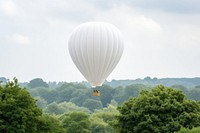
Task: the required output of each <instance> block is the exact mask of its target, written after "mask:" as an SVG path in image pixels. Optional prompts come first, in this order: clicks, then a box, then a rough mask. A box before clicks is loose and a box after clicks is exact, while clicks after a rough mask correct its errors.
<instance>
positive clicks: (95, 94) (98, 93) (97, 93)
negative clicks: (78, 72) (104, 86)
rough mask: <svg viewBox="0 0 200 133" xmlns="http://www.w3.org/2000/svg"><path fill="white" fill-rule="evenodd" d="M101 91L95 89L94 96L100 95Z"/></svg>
mask: <svg viewBox="0 0 200 133" xmlns="http://www.w3.org/2000/svg"><path fill="white" fill-rule="evenodd" d="M100 95H101V93H100V91H99V90H94V91H93V93H92V96H100Z"/></svg>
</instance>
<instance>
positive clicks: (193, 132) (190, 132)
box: [177, 127, 200, 133]
mask: <svg viewBox="0 0 200 133" xmlns="http://www.w3.org/2000/svg"><path fill="white" fill-rule="evenodd" d="M177 133H200V127H196V128H192V129H187V128H181V130H180V131H178V132H177Z"/></svg>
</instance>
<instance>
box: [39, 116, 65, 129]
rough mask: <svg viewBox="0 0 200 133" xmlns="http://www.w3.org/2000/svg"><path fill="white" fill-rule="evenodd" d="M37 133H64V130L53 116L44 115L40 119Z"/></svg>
mask: <svg viewBox="0 0 200 133" xmlns="http://www.w3.org/2000/svg"><path fill="white" fill-rule="evenodd" d="M37 132H38V133H64V132H65V128H64V127H63V126H62V123H61V121H60V120H59V119H58V117H57V116H55V115H48V114H44V115H42V116H41V117H40V122H39V128H38V131H37Z"/></svg>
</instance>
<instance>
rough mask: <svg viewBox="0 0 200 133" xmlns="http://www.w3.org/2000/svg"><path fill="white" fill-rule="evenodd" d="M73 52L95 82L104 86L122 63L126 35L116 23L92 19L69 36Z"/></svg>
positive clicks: (87, 74)
mask: <svg viewBox="0 0 200 133" xmlns="http://www.w3.org/2000/svg"><path fill="white" fill-rule="evenodd" d="M68 48H69V53H70V56H71V58H72V60H73V62H74V64H75V65H76V67H77V68H78V69H79V71H80V72H81V73H82V74H83V76H84V77H85V78H86V79H87V81H88V82H89V83H90V84H91V86H93V87H95V86H101V85H102V84H103V82H104V81H105V79H106V78H107V77H108V76H109V74H110V73H111V72H112V70H113V69H114V68H115V67H116V65H117V64H118V62H119V60H120V58H121V56H122V53H123V49H124V46H123V38H122V35H121V33H120V31H119V30H118V29H117V28H116V27H115V26H113V25H111V24H108V23H104V22H88V23H84V24H81V25H79V26H78V27H77V28H75V29H74V30H73V32H72V34H71V36H70V38H69V40H68Z"/></svg>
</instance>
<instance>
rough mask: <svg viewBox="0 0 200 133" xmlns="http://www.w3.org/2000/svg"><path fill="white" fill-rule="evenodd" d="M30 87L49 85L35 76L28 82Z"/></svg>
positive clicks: (46, 86)
mask: <svg viewBox="0 0 200 133" xmlns="http://www.w3.org/2000/svg"><path fill="white" fill-rule="evenodd" d="M28 87H30V88H36V87H45V88H48V87H49V85H48V84H47V83H46V82H44V81H43V80H42V79H41V78H35V79H33V80H31V81H30V82H29V83H28Z"/></svg>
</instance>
